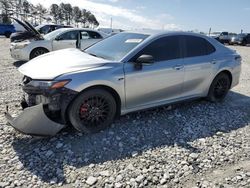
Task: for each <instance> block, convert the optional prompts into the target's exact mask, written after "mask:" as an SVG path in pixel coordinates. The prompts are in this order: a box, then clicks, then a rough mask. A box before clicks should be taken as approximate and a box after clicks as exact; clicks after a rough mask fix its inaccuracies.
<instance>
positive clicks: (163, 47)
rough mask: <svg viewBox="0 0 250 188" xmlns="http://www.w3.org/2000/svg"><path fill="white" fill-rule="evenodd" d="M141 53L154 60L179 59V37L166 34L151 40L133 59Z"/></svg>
mask: <svg viewBox="0 0 250 188" xmlns="http://www.w3.org/2000/svg"><path fill="white" fill-rule="evenodd" d="M143 54H144V55H151V56H153V58H154V61H167V60H173V59H179V58H181V52H180V37H179V36H168V37H162V38H160V39H157V40H155V41H153V42H152V43H151V44H149V45H148V46H147V47H145V48H144V49H143V50H142V51H141V52H139V53H138V54H137V55H136V56H135V58H133V61H135V60H136V59H137V58H138V57H140V56H141V55H143Z"/></svg>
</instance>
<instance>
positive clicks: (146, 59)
mask: <svg viewBox="0 0 250 188" xmlns="http://www.w3.org/2000/svg"><path fill="white" fill-rule="evenodd" d="M153 63H154V57H153V56H152V55H145V54H143V55H141V56H140V57H138V58H137V59H136V61H135V68H136V69H142V65H143V64H144V65H151V64H153Z"/></svg>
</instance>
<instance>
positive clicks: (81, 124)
mask: <svg viewBox="0 0 250 188" xmlns="http://www.w3.org/2000/svg"><path fill="white" fill-rule="evenodd" d="M116 108H117V107H116V102H115V99H114V97H113V96H112V95H111V94H110V93H109V92H107V91H105V90H102V89H92V90H89V91H86V92H83V93H82V94H80V95H79V96H78V97H77V98H76V99H75V100H74V101H73V103H72V104H71V105H70V107H69V110H68V117H69V120H70V122H71V124H72V125H73V126H74V128H76V129H77V130H78V131H80V132H84V133H96V132H99V131H101V130H103V129H105V128H107V127H108V126H110V125H111V123H112V122H113V120H114V118H115V114H116Z"/></svg>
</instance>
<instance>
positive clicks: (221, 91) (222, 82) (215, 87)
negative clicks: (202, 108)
mask: <svg viewBox="0 0 250 188" xmlns="http://www.w3.org/2000/svg"><path fill="white" fill-rule="evenodd" d="M230 85H231V80H230V78H229V76H228V75H227V74H226V73H220V74H219V75H218V76H216V77H215V79H214V81H213V82H212V84H211V86H210V89H209V93H208V97H207V98H208V100H209V101H211V102H221V101H223V100H224V99H225V97H226V96H227V94H228V91H229V89H230Z"/></svg>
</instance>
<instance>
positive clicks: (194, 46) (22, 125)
mask: <svg viewBox="0 0 250 188" xmlns="http://www.w3.org/2000/svg"><path fill="white" fill-rule="evenodd" d="M19 71H20V72H21V73H22V74H24V80H23V90H24V91H25V93H26V94H27V96H28V97H26V100H25V101H23V102H22V105H23V107H24V108H25V109H24V112H23V113H22V114H21V115H20V116H19V117H17V118H12V117H11V115H10V114H9V113H6V117H7V118H8V120H9V123H10V124H11V125H12V126H13V127H15V128H16V129H17V130H19V131H21V132H23V133H26V134H35V135H54V134H56V133H57V132H58V131H60V130H61V129H62V128H63V127H65V126H66V124H67V125H68V124H70V125H73V126H74V127H75V128H76V129H77V130H79V131H81V132H85V133H93V132H98V131H100V130H102V129H104V128H106V127H108V126H109V125H110V124H111V123H112V122H113V120H114V118H115V117H116V116H117V115H124V114H127V113H130V112H134V111H138V110H143V109H148V108H152V107H157V106H161V105H167V104H171V103H176V102H181V101H185V100H189V99H196V98H206V99H208V100H210V101H211V102H221V101H223V99H224V98H225V97H226V95H227V93H228V91H229V90H230V89H231V88H233V87H234V86H236V85H237V84H238V83H239V77H240V73H241V56H240V55H239V54H237V53H236V52H235V51H233V50H230V49H229V48H227V47H225V46H223V45H221V44H220V43H219V42H217V41H216V40H215V39H212V38H209V37H206V36H203V35H199V34H194V33H186V32H154V33H153V32H145V31H143V32H123V33H120V34H117V35H114V36H112V37H109V38H107V39H105V40H103V41H101V42H99V43H97V44H95V45H93V46H92V47H90V48H88V49H87V50H85V51H81V50H78V49H66V50H60V51H57V52H52V53H48V54H45V55H42V56H40V57H38V58H35V59H33V60H31V61H29V62H28V63H26V64H25V65H23V66H22V67H20V68H19ZM44 111H45V112H46V115H45V112H44ZM38 119H39V122H37V121H36V120H38ZM52 120H53V121H52Z"/></svg>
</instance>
